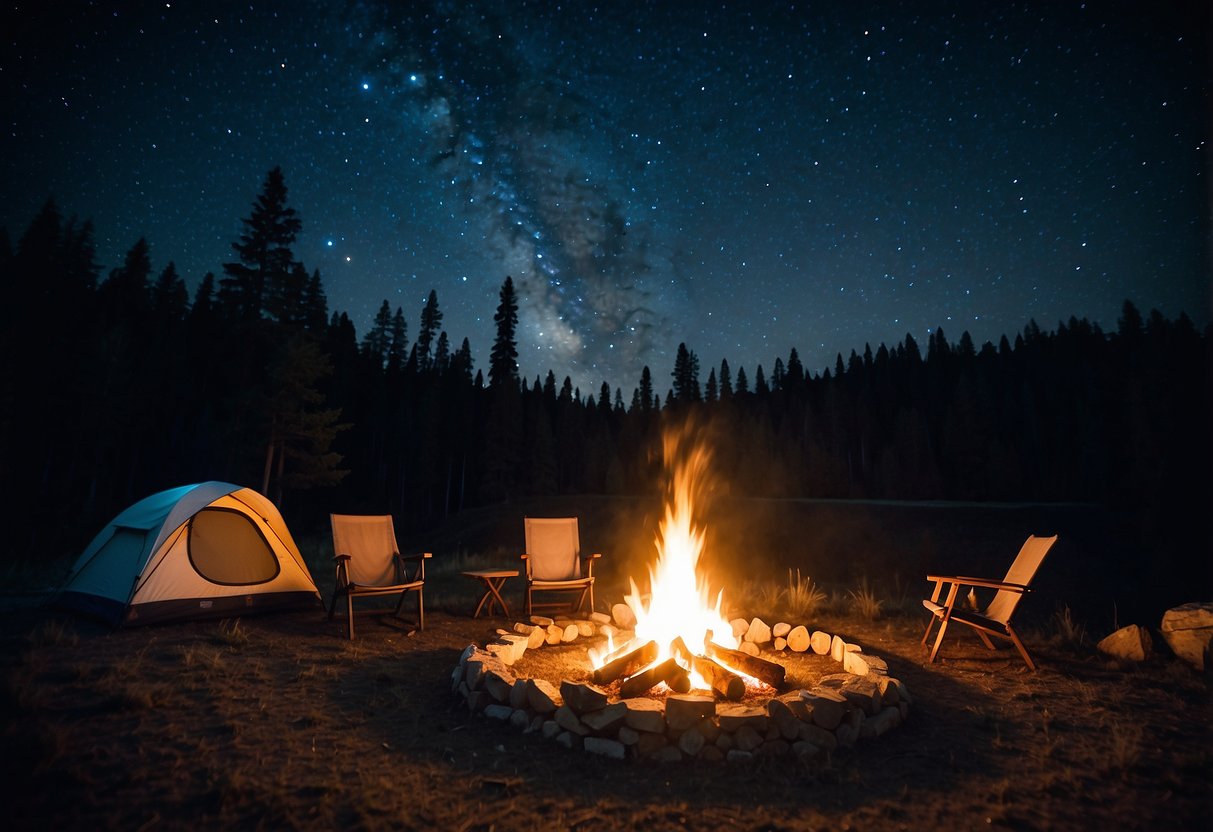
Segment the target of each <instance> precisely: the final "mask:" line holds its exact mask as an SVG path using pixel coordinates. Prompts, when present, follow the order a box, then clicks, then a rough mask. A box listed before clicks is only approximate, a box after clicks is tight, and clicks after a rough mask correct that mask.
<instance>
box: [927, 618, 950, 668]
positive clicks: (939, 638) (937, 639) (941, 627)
mask: <svg viewBox="0 0 1213 832" xmlns="http://www.w3.org/2000/svg"><path fill="white" fill-rule="evenodd" d="M947 629H948V619H946V618H945V619H943V620H942V621H940V622H939V635H937V636H935V646H933V647H932V648H931V655H930V657H929V658H928V659H927V664H930V663H932V662H934V661H935V654H936V653H938V652H939V645H940V643H941V642H942V641H943V634H944V633H945V632H947Z"/></svg>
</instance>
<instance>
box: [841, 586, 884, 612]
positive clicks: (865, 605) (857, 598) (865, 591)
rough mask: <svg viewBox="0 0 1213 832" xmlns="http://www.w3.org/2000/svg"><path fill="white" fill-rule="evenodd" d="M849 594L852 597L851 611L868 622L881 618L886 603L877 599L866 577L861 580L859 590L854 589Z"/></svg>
mask: <svg viewBox="0 0 1213 832" xmlns="http://www.w3.org/2000/svg"><path fill="white" fill-rule="evenodd" d="M847 594H848V595H850V596H851V609H852V610H854V611H855V614H856V615H859V616H861V617H863V618H866V619H867V620H868V621H875V620H876V619H877V618H880V608H881V607H882V606H884V601H882V600H881V599H879V598H877V597H876V592H875V590H873V589H872V587H871V585H870V584H869V583H868V579H867V578H866V577H864V578H863V579H862V580H860V582H859V588H858V589H853V590H851V591H850V592H848V593H847Z"/></svg>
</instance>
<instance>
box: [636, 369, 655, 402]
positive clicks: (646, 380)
mask: <svg viewBox="0 0 1213 832" xmlns="http://www.w3.org/2000/svg"><path fill="white" fill-rule="evenodd" d="M639 389H640V409H641V411H642V412H644V413H648V412H650V411H651V410H652V409H653V374H652V373H651V372H649V365H647V364H646V365H645V366H644V369H642V370H641V371H640V388H639Z"/></svg>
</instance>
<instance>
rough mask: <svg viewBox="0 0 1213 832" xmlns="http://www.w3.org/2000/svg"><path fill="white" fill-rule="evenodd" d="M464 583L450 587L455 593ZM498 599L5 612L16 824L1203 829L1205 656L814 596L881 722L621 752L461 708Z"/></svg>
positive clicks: (9, 786) (5, 775)
mask: <svg viewBox="0 0 1213 832" xmlns="http://www.w3.org/2000/svg"><path fill="white" fill-rule="evenodd" d="M466 608H467V602H466V601H462V602H461V603H460V606H459V607H458V609H466ZM503 623H505V622H504V621H503V620H500V619H498V620H486V619H483V618H481V619H472V618H470V617H468V616H467V614H466V613H464V614H452V613H450V612H444V611H442V610H434V611H432V612H427V628H426V630H425V631H424V632H418V633H415V634H413V635H409V634H408V633H407V632H405V631H403V630H400V629H397V628H394V627H388V626H383V625H380V624H377V623H374V622H368V624H367V625H365V626H363V627H362V628H361V629H360V632H359V637H358V639H357V640H356V641H354V642H348V641H346V640H345V638H344V634H343V630H342V622H341V621H332V622H330V621H328V620H326V618H325V617H324V614H323V612H322V611H321V610H320V608H319V607H317V608H316V609H314V610H306V611H297V612H288V613H282V614H277V615H270V616H262V617H256V618H247V619H241V620H238V621H235V620H233V621H223V622H221V621H196V622H187V623H181V624H169V625H164V626H157V627H142V628H133V629H126V630H118V631H109V630H103V629H101V628H97V627H93V626H92V625H89V624H86V623H82V622H80V621H77V620H71V619H67V620H65V619H62V618H59V617H51V616H49V615H47V614H45V613H42V612H40V611H39V612H36V613H31V611H29V610H23V611H22V610H10V611H6V612H4V613H2V614H0V660H2V662H3V664H2V668H3V686H2V687H0V690H2V691H3V695H4V698H5V703H4V713H5V715H6V725H5V726H4V729H3V738H2V741H3V747H4V748H5V754H4V755H3V759H4V771H3V772H0V774H2V778H0V782H2V783H3V784H4V786H3V788H4V790H5V792H6V794H5V805H6V807H7V813H8V815H9V817H10V818H11V819H12V820H11V821H10V823H11V824H12V826H13V828H21V829H34V828H39V829H41V828H56V829H78V828H99V827H100V828H123V829H136V828H167V829H173V828H186V827H189V828H198V827H203V828H231V827H236V828H250V827H258V826H264V827H270V828H300V827H302V828H325V829H331V828H352V827H363V828H383V829H394V828H440V829H460V828H464V829H489V828H493V829H498V830H503V829H506V830H508V829H525V830H535V829H574V828H575V829H578V830H586V829H605V830H610V829H636V828H654V829H664V828H671V827H678V828H694V829H709V828H710V829H731V828H772V829H802V828H803V829H807V828H848V827H850V828H862V829H907V828H909V829H914V828H926V827H940V828H974V827H988V828H1016V829H1022V828H1052V829H1067V828H1069V829H1088V828H1096V827H1100V826H1111V827H1114V828H1143V829H1145V828H1197V827H1199V826H1200V825H1201V824H1203V823H1205V822H1207V819H1208V813H1209V810H1210V806H1211V805H1213V784H1211V779H1210V778H1211V774H1210V772H1211V771H1213V766H1211V763H1213V752H1211V751H1210V749H1211V748H1213V729H1211V727H1210V725H1211V720H1210V699H1209V689H1208V686H1207V683H1206V681H1205V679H1204V678H1203V677H1201V676H1199V675H1198V674H1196V673H1194V672H1193V671H1192V670H1191V669H1189V668H1188V667H1187V666H1185V665H1182V664H1180V663H1178V662H1175V661H1172V660H1170V659H1158V660H1155V661H1154V662H1152V663H1149V664H1146V665H1142V666H1139V667H1136V668H1124V669H1122V668H1119V667H1117V666H1115V665H1111V664H1108V663H1107V662H1105V661H1104V660H1102V659H1099V658H1097V657H1096V656H1095V655H1094V653H1093V652H1091V651H1089V650H1084V651H1081V652H1077V651H1071V650H1070V649H1068V648H1062V647H1060V646H1058V645H1056V644H1052V643H1049V642H1047V641H1045V640H1043V639H1039V638H1038V639H1035V640H1033V641H1031V642H1030V643H1031V646H1032V649H1033V652H1034V654H1035V655H1036V656H1037V658H1038V659H1039V660H1040V664H1041V670H1040V672H1039V673H1037V674H1033V673H1030V672H1028V671H1027V670H1026V668H1024V667H1023V663H1022V662H1021V661H1019V659H1018V656H1016V655H1015V653H1014V652H1013V651H1005V650H1004V651H999V652H998V653H995V654H990V653H987V652H986V651H985V650H984V648H982V647H981V646H980V644H979V643H978V642H977V641H976V640H975V639H959V638H958V639H957V640H956V641H955V643H954V644H952V645H951V647H950V649H949V651H948V654H947V656H946V658H945V659H944V661H942V662H941V663H937V664H935V665H927V664H925V654H924V653H923V651H922V649H921V648H920V646H919V643H918V640H919V638H920V637H921V627H922V624H921V622H920V618H919V617H917V616H895V617H892V618H889V619H887V620H883V621H878V622H867V621H863V620H859V619H851V618H845V619H833V620H828V621H827V620H823V621H822V625H823V626H826V627H827V628H828V629H833V630H837V631H841V632H846V633H848V634H849V635H850V636H851V637H852V638H853V639H854V640H855V641H856V642H858V643H860V644H861V645H867V646H868V647H869V649H870V650H871V652H875V653H878V654H879V655H881V656H884V657H886V658H887V660H888V662H889V665H890V668H891V670H892V671H893V672H895V673H896V674H897V675H899V676H900V677H902V678H903V679H905V681H906V682H907V684H908V685H909V687H910V689H911V690H913V691H914V692H915V697H916V699H915V706H914V711H913V714H912V715H911V718H910V719H909V720H908V721H907V722H906V723H905V724H904V725H902V726H901V727H900V728H899V729H898V730H897V731H894V732H891V733H890V734H889V735H887V736H886V737H885V738H883V739H882V741H881V742H880V743H878V744H874V745H869V746H864V745H862V744H861V745H859V746H856V747H855V748H852V749H848V750H845V751H842V752H838V753H835V754H833V755H832V756H830V758H829V759H828V760H827V761H825V762H823V763H820V764H813V765H807V766H806V765H800V764H789V763H788V762H787V761H786V760H782V761H778V762H776V761H769V762H759V763H757V764H755V765H752V766H748V767H743V768H739V767H736V766H728V765H719V764H717V765H705V764H691V765H687V764H683V765H678V766H663V765H661V764H658V763H652V762H637V761H627V762H617V761H612V760H606V759H600V758H597V757H594V756H592V755H587V754H579V753H573V752H569V751H567V750H566V749H564V748H561V747H560V746H558V745H556V744H555V743H552V742H550V741H548V740H544V739H543V738H542V737H541V736H539V735H538V734H531V735H528V734H522V733H519V732H517V731H515V730H513V729H511V728H510V727H508V726H505V725H502V724H501V723H497V722H494V721H491V720H487V719H485V718H483V717H481V716H473V715H470V714H469V713H468V712H467V710H466V708H465V707H464V706H463V704H462V700H461V699H459V697H457V696H454V695H453V694H452V693H451V691H450V671H451V668H452V667H453V666H454V664H455V663H456V661H457V659H458V655H459V652H460V651H461V650H462V649H463V648H464V647H465V646H466V645H468V644H469V643H473V642H477V643H483V642H484V641H485V640H486V639H487V638H489V637H491V635H492V633H493V630H494V628H495V627H496V626H499V625H501V624H503Z"/></svg>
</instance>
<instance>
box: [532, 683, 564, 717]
mask: <svg viewBox="0 0 1213 832" xmlns="http://www.w3.org/2000/svg"><path fill="white" fill-rule="evenodd" d="M526 701H527V705H528V706H530V709H531V710H532V711H534V712H535V713H537V714H542V715H546V714H552V713H555V712H556V709H557V708H559V707H560V706H561V705H563V704H564V702H563V701H562V700H561V698H560V693H559V692H558V691H557V690H556V688H555V686H554V685H553V684H552V683H551V682H549V681H547V680H545V679H528V680H527V685H526Z"/></svg>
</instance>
